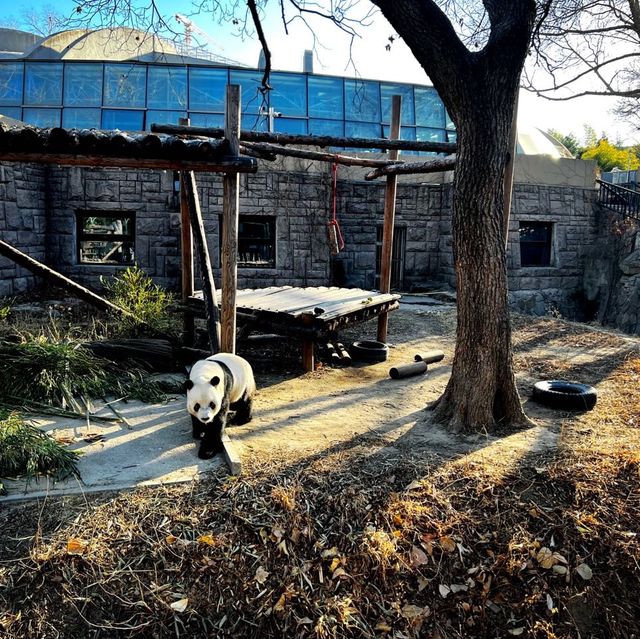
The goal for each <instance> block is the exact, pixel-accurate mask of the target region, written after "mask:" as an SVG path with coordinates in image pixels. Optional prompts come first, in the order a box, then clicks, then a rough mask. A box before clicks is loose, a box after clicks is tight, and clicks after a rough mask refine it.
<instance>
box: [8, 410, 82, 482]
mask: <svg viewBox="0 0 640 639" xmlns="http://www.w3.org/2000/svg"><path fill="white" fill-rule="evenodd" d="M77 461H78V454H77V453H75V452H73V451H70V450H67V449H66V448H64V447H63V446H61V445H60V444H59V443H58V442H56V441H55V440H54V439H53V438H51V437H50V436H49V435H47V434H46V433H44V432H43V431H41V430H40V429H39V428H37V427H36V426H34V425H33V424H30V423H29V422H26V421H25V420H24V419H22V417H20V416H19V415H18V414H16V413H7V412H6V411H2V410H0V477H5V478H7V477H17V476H20V475H26V476H28V477H34V476H36V475H40V474H45V475H51V476H52V477H53V478H54V479H60V480H61V479H65V478H66V477H69V476H70V475H74V474H75V475H77V474H78V470H77V466H76V464H77ZM1 486H2V485H1V484H0V488H1Z"/></svg>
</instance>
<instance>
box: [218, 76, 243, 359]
mask: <svg viewBox="0 0 640 639" xmlns="http://www.w3.org/2000/svg"><path fill="white" fill-rule="evenodd" d="M224 124H225V129H224V136H225V138H226V139H227V140H228V142H229V149H230V151H231V153H234V154H238V153H239V152H240V149H239V146H240V145H239V136H240V86H239V85H237V84H229V85H227V100H226V107H225V119H224ZM239 209H240V176H239V175H238V174H235V175H225V176H224V180H223V195H222V335H221V340H220V343H221V347H222V350H223V351H224V352H227V353H235V352H236V291H237V288H238V216H239Z"/></svg>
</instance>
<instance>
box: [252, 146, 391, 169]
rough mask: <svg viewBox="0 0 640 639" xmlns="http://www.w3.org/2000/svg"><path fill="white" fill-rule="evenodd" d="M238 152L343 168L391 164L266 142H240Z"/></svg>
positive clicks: (386, 161)
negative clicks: (281, 156)
mask: <svg viewBox="0 0 640 639" xmlns="http://www.w3.org/2000/svg"><path fill="white" fill-rule="evenodd" d="M240 150H241V151H243V152H244V151H245V150H249V151H261V152H265V153H271V154H273V155H283V156H285V157H292V158H303V159H306V160H317V161H319V162H335V163H336V164H343V165H344V166H371V167H376V168H377V167H385V166H389V165H393V164H397V163H395V162H391V161H389V160H369V159H366V158H358V157H352V156H350V155H342V154H339V153H327V152H324V151H308V150H307V149H291V148H287V147H283V146H278V145H277V144H269V143H268V142H240Z"/></svg>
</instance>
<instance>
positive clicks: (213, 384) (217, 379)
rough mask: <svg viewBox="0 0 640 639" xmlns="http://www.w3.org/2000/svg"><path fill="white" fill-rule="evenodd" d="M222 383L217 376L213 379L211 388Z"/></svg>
mask: <svg viewBox="0 0 640 639" xmlns="http://www.w3.org/2000/svg"><path fill="white" fill-rule="evenodd" d="M219 383H220V378H219V377H218V376H217V375H216V376H215V377H212V378H211V386H217V385H218V384H219Z"/></svg>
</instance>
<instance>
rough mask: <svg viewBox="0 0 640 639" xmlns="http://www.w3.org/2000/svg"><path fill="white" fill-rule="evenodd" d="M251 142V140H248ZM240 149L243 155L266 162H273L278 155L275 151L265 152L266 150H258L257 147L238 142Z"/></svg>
mask: <svg viewBox="0 0 640 639" xmlns="http://www.w3.org/2000/svg"><path fill="white" fill-rule="evenodd" d="M250 144H253V142H250ZM240 151H241V152H242V154H243V155H249V156H251V157H254V158H258V159H259V160H266V161H267V162H275V161H276V160H277V159H278V156H277V155H276V154H275V153H267V152H266V151H258V150H257V149H254V148H250V147H248V146H247V145H246V144H244V143H242V142H241V143H240Z"/></svg>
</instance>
